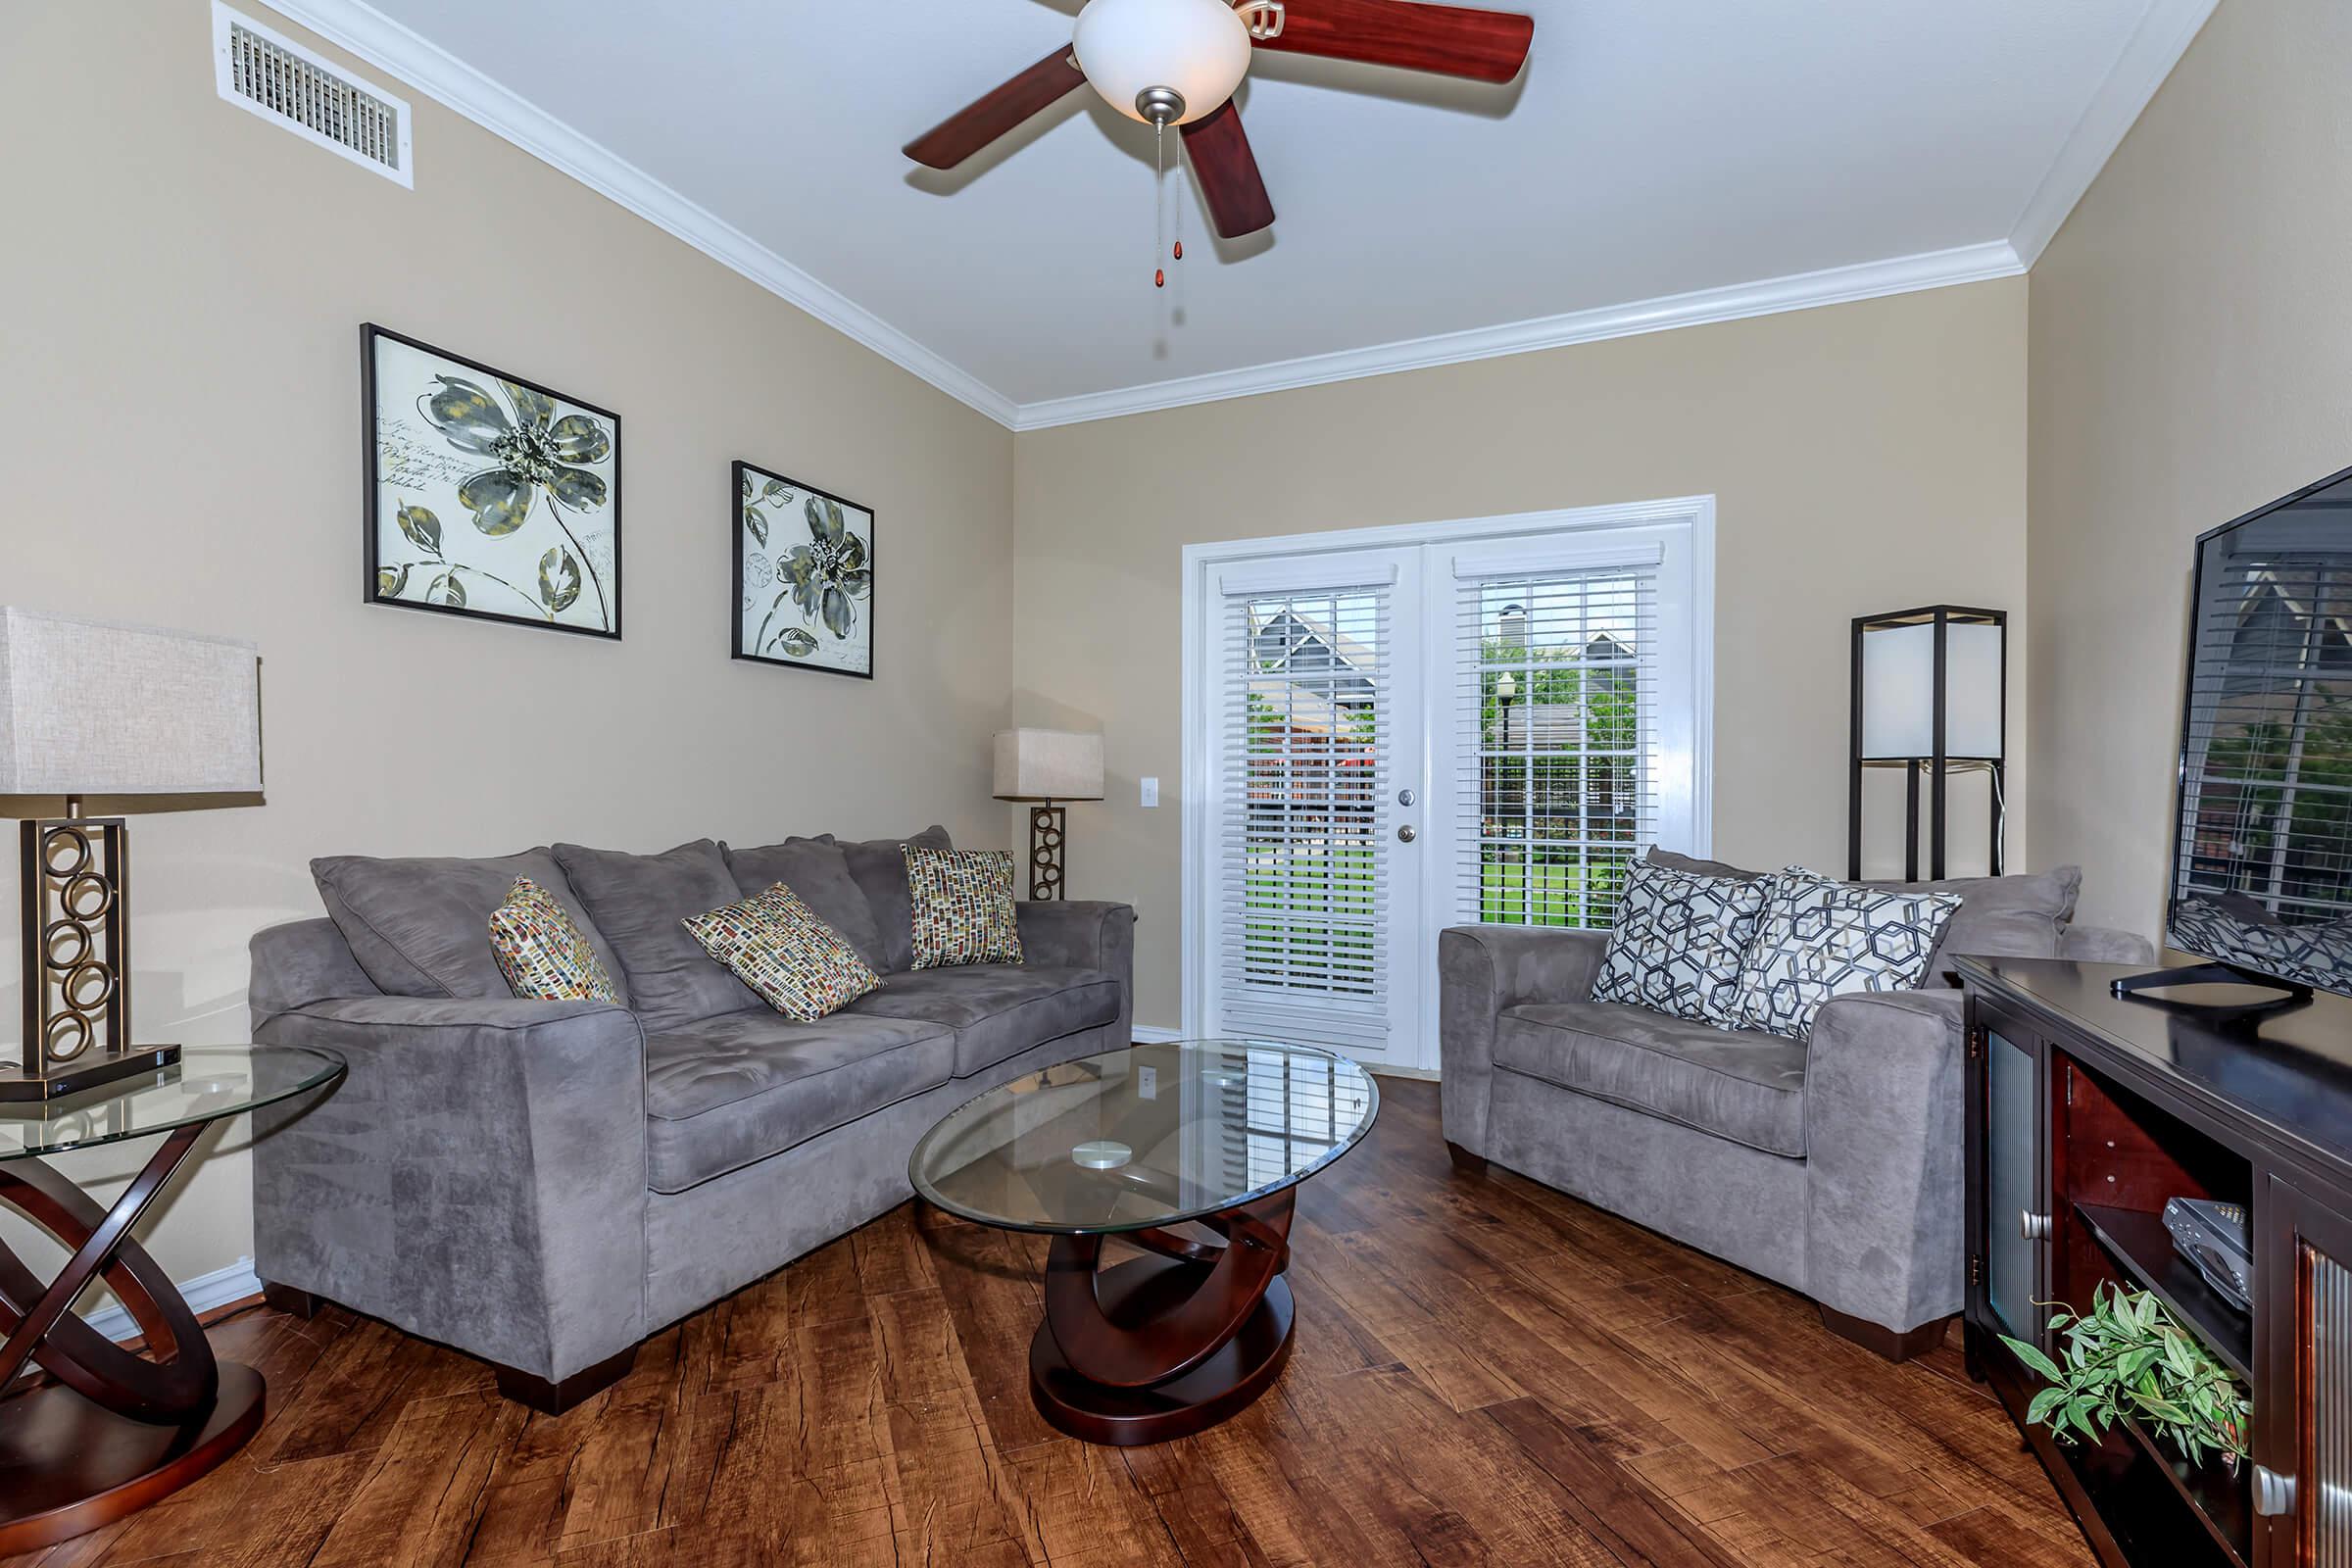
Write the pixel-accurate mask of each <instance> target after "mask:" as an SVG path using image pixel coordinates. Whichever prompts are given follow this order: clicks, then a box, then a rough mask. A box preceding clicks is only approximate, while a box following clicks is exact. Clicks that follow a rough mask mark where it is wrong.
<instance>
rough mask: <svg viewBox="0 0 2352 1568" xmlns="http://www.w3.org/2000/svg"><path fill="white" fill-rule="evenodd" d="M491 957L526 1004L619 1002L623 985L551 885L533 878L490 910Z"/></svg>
mask: <svg viewBox="0 0 2352 1568" xmlns="http://www.w3.org/2000/svg"><path fill="white" fill-rule="evenodd" d="M490 956H492V957H494V958H496V959H497V960H498V972H499V973H500V974H503V975H505V976H506V977H507V986H508V989H510V990H512V991H513V992H514V993H515V996H516V997H518V998H520V999H521V1000H523V1001H524V1002H618V1001H619V1000H620V988H619V987H618V986H615V985H614V984H613V976H612V975H611V974H609V973H607V972H606V969H605V966H604V964H603V962H602V961H600V960H599V959H598V957H597V956H596V949H595V948H593V947H591V946H590V945H589V943H588V939H587V937H586V936H584V935H582V934H581V932H580V928H579V926H578V925H577V924H575V923H574V922H573V920H572V918H571V916H570V915H568V914H565V913H564V906H562V905H561V904H558V903H557V902H556V901H555V899H554V897H553V896H552V895H550V894H549V892H548V891H547V889H545V888H543V887H541V886H540V885H539V884H538V883H536V882H534V881H532V880H531V879H530V878H529V877H527V876H518V877H516V878H515V886H514V888H513V889H512V890H511V891H510V892H509V893H508V894H507V896H506V898H505V900H504V901H503V902H501V903H500V905H499V907H497V908H495V909H492V910H491V911H490Z"/></svg>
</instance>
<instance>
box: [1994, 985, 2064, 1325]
mask: <svg viewBox="0 0 2352 1568" xmlns="http://www.w3.org/2000/svg"><path fill="white" fill-rule="evenodd" d="M1981 1027H1982V1029H1983V1031H1984V1032H1983V1035H1982V1040H1983V1042H1984V1047H1983V1049H1984V1066H1985V1086H1984V1101H1983V1103H1984V1107H1985V1111H1984V1115H1985V1136H1984V1145H1983V1149H1982V1152H1981V1154H1980V1158H1981V1159H1982V1160H1983V1162H1984V1183H1985V1241H1984V1247H1985V1251H1984V1257H1985V1307H1986V1308H1987V1310H1989V1312H1990V1313H1991V1317H1992V1321H1991V1325H1990V1326H1992V1327H1994V1328H1996V1329H1997V1330H1998V1331H1999V1332H2001V1333H2003V1334H2007V1335H2010V1336H2011V1337H2013V1338H2016V1339H2020V1340H2024V1341H2027V1342H2028V1343H2030V1344H2033V1345H2040V1344H2041V1343H2042V1337H2043V1336H2042V1319H2043V1318H2044V1316H2045V1315H2046V1314H2045V1313H2044V1312H2043V1310H2042V1309H2041V1308H2040V1307H2039V1306H2036V1305H2035V1304H2034V1303H2035V1302H2037V1301H2044V1300H2047V1299H2049V1285H2048V1280H2047V1279H2046V1277H2045V1269H2046V1259H2047V1257H2048V1255H2049V1249H2048V1247H2046V1246H2045V1245H2044V1243H2045V1242H2046V1241H2047V1239H2048V1237H2049V1234H2050V1232H2049V1211H2050V1206H2049V1161H2048V1159H2047V1158H2045V1157H2044V1156H2043V1152H2042V1144H2043V1138H2042V1129H2043V1128H2044V1127H2045V1126H2047V1125H2048V1120H2049V1118H2048V1107H2047V1106H2045V1105H2044V1104H2043V1103H2042V1094H2043V1085H2044V1083H2045V1081H2046V1080H2047V1077H2048V1075H2047V1074H2046V1073H2045V1072H2044V1071H2043V1070H2042V1065H2041V1055H2040V1048H2039V1044H2038V1042H2036V1041H2035V1040H2034V1037H2033V1036H2032V1035H2029V1034H2026V1033H2024V1032H2023V1031H2020V1030H2016V1029H2014V1028H2012V1027H2010V1026H2009V1025H2007V1024H2005V1023H2004V1022H2003V1021H2002V1020H2001V1019H2000V1018H1999V1017H1998V1016H1997V1015H1986V1016H1985V1019H1984V1021H1983V1023H1982V1025H1981Z"/></svg>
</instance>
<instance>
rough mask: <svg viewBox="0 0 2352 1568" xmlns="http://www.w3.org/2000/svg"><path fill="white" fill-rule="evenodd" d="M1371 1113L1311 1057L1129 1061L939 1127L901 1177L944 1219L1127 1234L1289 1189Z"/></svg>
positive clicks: (1357, 1083)
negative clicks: (944, 1212)
mask: <svg viewBox="0 0 2352 1568" xmlns="http://www.w3.org/2000/svg"><path fill="white" fill-rule="evenodd" d="M1379 1109H1380V1091H1379V1090H1377V1089H1375V1088H1374V1087H1373V1084H1372V1075H1371V1074H1370V1073H1367V1072H1366V1071H1364V1069H1363V1068H1362V1067H1360V1066H1358V1065H1356V1063H1354V1062H1352V1061H1349V1060H1348V1058H1347V1057H1345V1056H1338V1055H1334V1054H1331V1053H1330V1052H1328V1051H1321V1050H1317V1049H1316V1048H1314V1047H1312V1046H1284V1045H1274V1044H1271V1043H1268V1042H1265V1041H1257V1040H1186V1041H1177V1042H1174V1043H1171V1044H1168V1045H1152V1046H1135V1047H1132V1048H1130V1049H1128V1050H1125V1051H1112V1052H1107V1053H1105V1054H1103V1055H1100V1056H1087V1057H1083V1058H1081V1059H1079V1060H1077V1061H1070V1062H1064V1063H1062V1064H1061V1065H1060V1066H1057V1067H1048V1068H1046V1069H1045V1070H1044V1071H1042V1072H1033V1073H1029V1074H1027V1075H1026V1076H1024V1077H1020V1078H1015V1079H1013V1080H1012V1081H1011V1082H1010V1083H1007V1084H1001V1085H999V1086H998V1087H997V1088H995V1089H992V1090H990V1091H989V1092H988V1093H987V1094H985V1095H982V1096H981V1097H980V1098H979V1099H977V1100H974V1101H972V1102H971V1103H969V1104H966V1105H964V1106H962V1107H960V1108H959V1109H956V1110H955V1111H952V1112H950V1113H949V1114H948V1116H947V1118H946V1119H945V1120H943V1121H942V1122H940V1124H939V1125H938V1126H936V1127H934V1128H932V1129H931V1131H929V1132H928V1133H926V1134H924V1135H923V1141H922V1142H921V1143H919V1144H917V1145H915V1146H914V1154H913V1157H912V1158H911V1159H909V1160H908V1161H907V1175H908V1176H909V1177H910V1178H911V1179H912V1180H913V1182H914V1189H915V1191H916V1192H918V1193H921V1194H922V1195H923V1197H925V1198H926V1199H929V1200H930V1201H932V1202H934V1203H936V1204H938V1205H939V1206H940V1207H941V1208H944V1209H946V1210H947V1211H948V1212H949V1213H951V1214H958V1215H961V1216H962V1217H963V1218H965V1219H970V1220H977V1221H979V1222H980V1223H981V1224H984V1225H995V1226H998V1227H1001V1228H1003V1229H1005V1230H1015V1231H1043V1232H1047V1233H1050V1234H1054V1235H1062V1236H1084V1235H1092V1234H1098V1233H1102V1232H1108V1231H1133V1230H1143V1229H1146V1228H1148V1227H1152V1226H1160V1225H1173V1224H1176V1223H1177V1222H1179V1221H1181V1220H1188V1219H1199V1218H1200V1217H1201V1216H1202V1215H1204V1214H1214V1213H1216V1212H1217V1211H1219V1210H1220V1209H1227V1208H1233V1207H1235V1206H1237V1205H1239V1204H1242V1203H1246V1202H1249V1201H1252V1200H1254V1199H1258V1198H1263V1197H1265V1196H1266V1195H1267V1194H1269V1193H1274V1192H1278V1191H1280V1190H1281V1189H1282V1188H1285V1187H1290V1186H1293V1185H1295V1184H1297V1183H1299V1182H1300V1181H1303V1180H1305V1179H1306V1178H1307V1177H1308V1176H1311V1175H1313V1174H1314V1173H1315V1172H1316V1171H1318V1170H1320V1169H1322V1168H1323V1167H1324V1166H1325V1165H1328V1164H1330V1163H1331V1162H1332V1161H1333V1160H1335V1159H1337V1158H1339V1157H1340V1156H1341V1155H1342V1154H1344V1153H1346V1152H1348V1150H1350V1149H1352V1148H1353V1147H1355V1144H1356V1142H1357V1141H1358V1140H1360V1139H1361V1138H1362V1137H1363V1136H1364V1134H1365V1133H1366V1132H1367V1131H1369V1130H1370V1128H1371V1126H1372V1118H1373V1116H1374V1115H1375V1114H1376V1113H1377V1112H1378V1111H1379Z"/></svg>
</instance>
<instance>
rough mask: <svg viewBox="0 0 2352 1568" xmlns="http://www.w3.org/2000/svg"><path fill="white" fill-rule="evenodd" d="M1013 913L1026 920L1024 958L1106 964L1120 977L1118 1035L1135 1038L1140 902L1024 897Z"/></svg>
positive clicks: (1089, 966)
mask: <svg viewBox="0 0 2352 1568" xmlns="http://www.w3.org/2000/svg"><path fill="white" fill-rule="evenodd" d="M1013 912H1014V914H1015V916H1016V917H1017V918H1018V920H1019V921H1020V930H1021V959H1022V961H1023V962H1025V963H1042V964H1054V965H1066V966H1068V967H1071V968H1076V969H1101V970H1103V972H1104V973H1105V974H1111V975H1116V976H1117V977H1118V982H1119V1016H1118V1018H1117V1020H1116V1021H1115V1023H1114V1025H1113V1031H1114V1034H1113V1038H1115V1039H1117V1040H1120V1041H1122V1042H1123V1041H1126V1040H1128V1039H1130V1038H1131V1037H1132V1036H1133V1034H1134V1026H1135V907H1134V906H1133V905H1131V904H1100V903H1092V904H1090V903H1072V902H1070V901H1068V900H1064V899H1048V900H1024V901H1022V902H1021V903H1020V904H1017V905H1015V906H1014V907H1013Z"/></svg>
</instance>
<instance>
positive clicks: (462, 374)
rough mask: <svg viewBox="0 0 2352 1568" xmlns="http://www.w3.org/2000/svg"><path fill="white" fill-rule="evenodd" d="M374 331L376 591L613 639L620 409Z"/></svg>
mask: <svg viewBox="0 0 2352 1568" xmlns="http://www.w3.org/2000/svg"><path fill="white" fill-rule="evenodd" d="M363 336H364V339H365V354H364V357H363V358H364V375H363V379H364V381H365V383H366V387H367V398H368V420H369V429H370V430H371V431H372V433H373V439H372V440H371V441H370V442H369V443H368V600H369V602H371V603H374V604H389V605H400V606H405V607H408V608H412V609H425V610H437V611H442V612H445V613H460V614H466V615H475V616H480V617H483V618H486V619H491V620H510V621H517V622H520V623H522V624H525V625H535V626H550V627H554V628H556V629H557V630H560V631H575V632H587V633H590V634H592V635H596V636H603V637H618V636H619V635H620V418H619V417H618V416H617V415H613V414H608V413H607V412H605V411H604V410H602V409H598V408H594V407H591V406H590V405H588V404H585V403H581V402H579V401H578V400H577V399H573V398H566V397H564V396H562V395H560V394H558V393H555V392H550V391H549V390H547V389H546V388H545V387H540V386H534V385H532V384H531V383H530V382H527V381H522V380H518V379H516V378H515V377H514V376H512V375H509V374H507V373H505V372H504V371H500V370H493V369H491V368H489V367H488V366H485V365H477V364H475V363H474V362H473V361H471V360H467V359H463V358H461V357H459V356H457V355H454V354H450V353H447V352H445V351H443V350H441V349H436V348H432V347H430V346H428V345H426V344H423V343H419V342H417V341H416V340H415V339H413V338H406V337H403V336H401V335H400V334H399V333H397V332H390V331H386V330H385V329H384V328H382V327H378V326H369V327H368V328H367V329H366V330H365V332H364V334H363Z"/></svg>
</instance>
